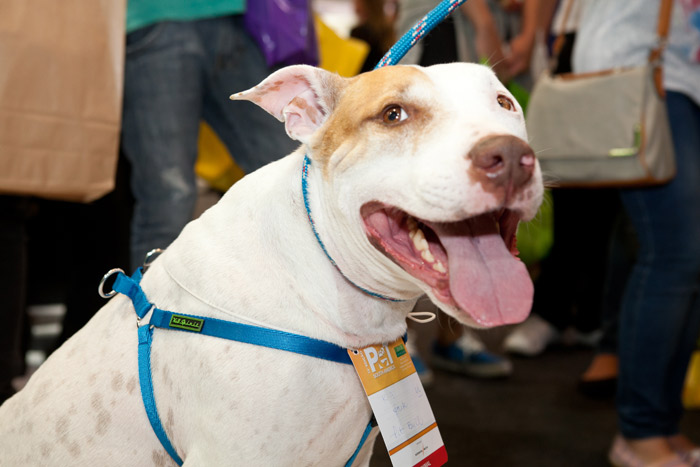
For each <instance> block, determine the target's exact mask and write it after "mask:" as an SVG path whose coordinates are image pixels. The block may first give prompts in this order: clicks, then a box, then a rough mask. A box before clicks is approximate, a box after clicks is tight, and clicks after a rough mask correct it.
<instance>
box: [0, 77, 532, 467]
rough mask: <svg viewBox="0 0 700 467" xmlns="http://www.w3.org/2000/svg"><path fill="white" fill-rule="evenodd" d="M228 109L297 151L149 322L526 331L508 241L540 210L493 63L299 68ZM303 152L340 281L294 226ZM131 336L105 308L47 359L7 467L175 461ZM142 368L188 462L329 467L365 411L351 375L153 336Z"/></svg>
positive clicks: (517, 112)
mask: <svg viewBox="0 0 700 467" xmlns="http://www.w3.org/2000/svg"><path fill="white" fill-rule="evenodd" d="M233 98H234V99H245V100H250V101H252V102H255V103H256V104H258V105H260V106H261V107H263V108H264V109H266V110H267V111H268V112H270V113H271V114H272V115H274V116H275V117H277V118H278V119H280V120H282V121H284V123H285V126H286V130H287V133H288V134H289V135H290V136H291V137H292V138H294V139H296V140H298V141H300V142H301V143H303V144H302V146H301V148H300V149H299V150H297V151H296V152H294V153H292V154H290V155H289V156H287V157H285V158H283V159H281V160H279V161H277V162H275V163H273V164H270V165H268V166H266V167H264V168H262V169H260V170H258V171H257V172H255V173H252V174H250V175H248V176H247V177H245V178H244V179H243V180H241V181H240V182H239V183H237V184H236V185H235V186H234V187H233V188H232V189H231V190H229V192H228V193H226V195H225V196H224V197H223V198H222V200H221V201H220V202H219V203H218V204H217V205H215V206H214V207H212V208H211V209H209V210H208V211H207V212H206V213H205V214H204V215H202V217H201V218H200V219H198V220H196V221H194V222H192V223H190V224H189V225H188V226H187V227H186V228H185V229H184V230H183V232H182V234H181V235H180V237H179V238H178V239H177V240H176V241H175V242H174V243H173V244H172V245H170V246H169V247H168V249H167V251H166V252H165V253H163V254H162V255H161V256H160V257H159V258H158V259H157V260H156V261H155V262H154V263H153V265H152V266H151V267H150V269H149V270H148V271H147V273H146V274H145V276H144V278H143V281H142V286H143V289H144V291H145V292H146V294H147V296H148V298H149V300H150V301H151V302H152V303H154V304H155V305H156V306H157V307H159V308H161V309H165V310H170V311H173V312H179V313H187V314H193V315H201V316H207V317H215V318H220V319H223V320H229V321H239V322H246V323H252V324H256V325H262V326H265V327H271V328H275V329H283V330H287V331H291V332H294V333H297V334H303V335H306V336H309V337H313V338H317V339H322V340H325V341H330V342H333V343H335V344H338V345H340V346H343V347H345V348H360V347H364V346H367V345H370V344H376V343H382V342H389V341H392V340H394V339H396V338H397V337H399V336H401V335H403V334H404V332H405V330H406V316H407V314H408V313H409V312H410V311H411V309H412V307H413V305H414V303H415V301H416V299H417V298H418V297H419V296H421V295H423V294H427V295H428V296H429V297H430V299H431V300H432V301H433V302H434V303H435V304H437V305H438V306H439V307H440V308H441V309H443V310H444V311H446V312H447V313H448V314H450V315H452V316H454V317H455V318H457V319H458V320H459V321H461V322H463V323H466V324H469V325H474V326H482V327H484V326H495V325H501V324H508V323H515V322H519V321H522V320H523V319H524V318H525V317H526V316H527V314H528V313H529V310H530V306H531V301H532V293H533V290H532V283H531V281H530V278H529V276H528V273H527V271H526V269H525V266H524V265H523V264H522V263H521V262H520V261H519V260H518V259H517V258H515V257H514V255H513V253H514V252H515V231H516V227H517V224H518V221H519V220H521V219H529V218H531V217H533V216H534V214H535V212H536V210H537V208H538V206H539V204H540V201H541V198H542V181H541V174H540V170H539V166H538V164H537V162H536V160H535V157H534V155H533V153H532V150H531V149H530V147H529V146H528V145H527V144H526V142H525V141H526V139H527V135H526V132H525V123H524V119H523V114H522V111H521V109H520V107H519V106H518V104H517V103H516V102H515V100H514V99H513V98H512V96H511V95H510V94H509V93H508V91H507V90H506V89H505V88H504V87H503V86H502V85H501V84H500V83H499V81H498V80H497V79H496V77H495V76H494V74H493V73H492V72H491V71H490V70H489V69H488V68H486V67H482V66H479V65H470V64H450V65H438V66H433V67H430V68H420V67H408V66H393V67H387V68H382V69H379V70H376V71H372V72H370V73H366V74H363V75H361V76H359V77H356V78H351V79H345V78H341V77H339V76H337V75H334V74H331V73H328V72H325V71H322V70H320V69H316V68H313V67H308V66H293V67H288V68H284V69H282V70H280V71H278V72H276V73H274V74H273V75H271V76H270V77H269V78H268V79H267V80H265V81H264V82H262V83H261V84H260V85H258V86H256V87H255V88H253V89H251V90H249V91H246V92H244V93H241V94H237V95H235V96H233ZM242 111H243V109H242ZM304 155H308V157H309V158H310V159H311V165H310V167H309V169H308V178H307V183H308V204H309V207H310V210H311V213H312V217H313V220H314V223H315V227H316V229H317V232H318V235H319V237H320V239H321V240H322V241H323V243H324V244H325V248H326V249H327V251H328V254H329V255H330V257H332V258H333V259H334V260H335V262H336V264H337V268H336V267H335V266H334V265H333V264H332V263H331V262H330V261H329V259H328V258H327V257H326V255H325V254H324V252H323V251H322V249H321V247H320V246H319V243H318V242H317V240H316V238H315V237H314V233H313V232H312V229H311V227H310V222H309V219H308V217H307V211H306V208H305V205H304V200H303V196H302V187H301V185H302V184H301V176H302V165H303V159H304ZM360 288H363V289H365V290H367V291H370V292H372V293H375V294H381V295H384V296H387V297H391V298H394V299H398V300H402V301H388V300H383V299H381V298H376V297H374V296H372V295H369V294H368V293H366V292H364V291H362V290H361V289H360ZM136 334H137V330H136V316H135V313H134V309H133V307H132V304H131V301H130V300H129V299H128V298H126V297H125V296H122V295H118V296H116V297H115V298H113V299H111V300H110V301H109V302H108V303H107V304H106V305H105V306H104V307H103V308H102V309H101V310H100V311H99V312H98V313H97V315H96V316H95V317H94V318H93V319H92V321H90V323H89V324H88V325H87V326H85V328H84V329H82V330H81V331H80V332H79V333H78V334H77V335H75V336H74V337H73V338H72V339H70V340H69V341H68V342H67V343H66V344H65V345H64V346H63V347H61V348H60V349H59V350H58V351H56V352H55V353H54V354H53V355H52V356H51V357H50V358H49V359H48V361H47V362H46V363H45V364H44V365H43V366H42V367H41V368H40V369H39V370H38V371H37V372H36V374H35V375H34V376H33V377H32V378H31V380H30V381H29V383H28V385H27V386H26V387H25V388H24V389H23V390H22V391H21V392H20V393H19V394H17V395H16V396H15V397H13V398H11V399H10V400H9V401H7V402H6V403H5V404H4V405H3V406H2V408H0V465H2V466H3V467H4V466H8V467H9V466H12V467H16V466H38V465H41V466H49V465H52V466H66V465H72V466H83V465H84V466H88V465H89V466H93V465H99V466H144V465H158V466H163V465H174V463H173V461H172V460H171V459H170V457H169V456H168V455H167V454H166V452H165V450H164V449H163V447H162V446H161V444H160V442H159V441H158V439H157V438H156V436H155V435H154V432H153V430H152V429H151V426H150V424H149V421H148V419H147V417H146V413H145V411H144V406H143V402H142V400H141V394H140V390H139V383H138V368H137V336H136ZM151 359H152V374H153V385H154V388H155V399H156V402H157V408H158V412H159V413H160V418H161V420H162V423H163V426H164V428H165V431H166V433H167V435H168V437H169V439H170V440H171V442H172V444H173V446H174V447H175V449H176V451H177V453H178V454H179V456H180V457H181V458H182V459H183V460H184V465H186V466H224V465H246V466H253V465H255V466H283V465H321V466H342V465H344V464H345V462H346V461H347V460H348V459H349V458H350V457H351V455H352V453H353V451H354V450H355V448H356V447H357V445H358V442H359V440H360V437H361V435H362V434H363V431H364V429H365V427H366V424H367V421H368V420H369V418H370V415H371V410H370V406H369V404H368V402H367V399H366V397H365V395H364V392H363V389H362V387H361V385H360V382H359V380H358V377H357V375H356V373H355V370H354V369H353V367H352V366H350V365H343V364H339V363H333V362H329V361H325V360H320V359H317V358H313V357H307V356H302V355H298V354H294V353H290V352H285V351H279V350H273V349H269V348H265V347H260V346H255V345H249V344H242V343H238V342H232V341H228V340H223V339H218V338H214V337H207V336H201V335H196V334H193V333H186V332H175V331H165V330H162V331H158V330H156V331H155V335H154V341H153V350H152V355H151ZM375 431H376V430H375ZM371 450H372V443H371V442H370V443H368V445H367V447H366V448H365V449H363V451H362V452H361V453H360V455H359V456H358V457H357V459H356V462H355V465H364V466H366V465H368V463H369V457H370V454H371Z"/></svg>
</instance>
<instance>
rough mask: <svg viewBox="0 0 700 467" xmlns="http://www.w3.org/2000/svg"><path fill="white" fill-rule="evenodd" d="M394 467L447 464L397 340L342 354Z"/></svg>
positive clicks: (434, 425) (419, 388) (430, 413)
mask: <svg viewBox="0 0 700 467" xmlns="http://www.w3.org/2000/svg"><path fill="white" fill-rule="evenodd" d="M348 353H349V354H350V359H351V360H352V363H353V365H354V366H355V370H356V371H357V374H358V376H359V377H360V381H361V382H362V386H363V387H364V389H365V393H366V394H367V398H368V399H369V403H370V405H371V406H372V411H373V412H374V416H375V418H376V419H377V423H378V424H379V429H380V430H381V432H382V438H383V439H384V444H386V448H387V450H388V451H389V457H390V459H391V464H392V465H393V466H394V467H439V466H441V465H443V464H444V463H445V462H447V451H446V450H445V445H444V443H443V442H442V437H441V436H440V431H439V430H438V428H437V423H436V422H435V416H434V415H433V411H432V409H431V408H430V403H429V402H428V398H427V397H426V395H425V390H424V389H423V385H422V384H421V382H420V379H419V378H418V375H417V374H416V369H415V368H414V366H413V361H412V360H411V357H410V356H409V355H408V352H407V351H406V346H405V344H404V342H403V340H402V339H397V340H396V341H394V342H392V343H391V344H385V345H373V346H370V347H366V348H364V349H361V350H348Z"/></svg>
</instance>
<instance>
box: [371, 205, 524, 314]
mask: <svg viewBox="0 0 700 467" xmlns="http://www.w3.org/2000/svg"><path fill="white" fill-rule="evenodd" d="M361 214H362V217H363V219H364V223H365V229H366V232H367V236H368V238H369V240H370V242H371V243H372V244H373V245H374V246H375V247H376V248H377V249H378V250H380V251H381V252H383V253H384V254H385V255H386V256H388V257H389V258H391V259H392V260H393V261H394V262H395V263H397V264H398V265H399V266H401V267H402V268H403V269H404V270H405V271H407V272H408V273H409V274H411V275H412V276H414V277H416V278H417V279H420V280H421V281H423V282H424V283H425V284H427V285H428V286H429V287H430V289H431V291H432V294H433V295H434V297H435V298H436V299H437V300H439V301H441V302H443V303H445V304H446V305H450V306H454V307H457V308H458V309H459V310H460V311H462V312H464V313H466V314H467V315H468V316H469V317H471V318H472V319H473V320H474V321H476V322H477V323H478V324H480V325H483V326H496V325H502V324H509V323H517V322H520V321H522V320H524V319H525V318H526V317H527V315H528V313H529V312H530V308H531V306H532V297H533V292H534V291H533V285H532V280H531V279H530V275H529V274H528V271H527V268H526V267H525V265H524V264H523V263H522V262H521V261H520V260H519V259H518V258H517V254H518V251H517V249H516V240H515V234H516V230H517V227H518V222H519V220H520V218H519V216H518V215H517V214H516V213H515V212H513V211H510V210H507V209H504V210H501V211H499V212H489V213H485V214H481V215H478V216H475V217H471V218H468V219H465V220H463V221H459V222H450V223H437V222H427V221H423V220H420V219H416V218H415V217H412V216H410V215H409V214H407V213H406V212H404V211H401V210H400V209H397V208H393V207H389V206H386V205H383V204H380V203H369V204H366V205H365V206H363V207H362V212H361Z"/></svg>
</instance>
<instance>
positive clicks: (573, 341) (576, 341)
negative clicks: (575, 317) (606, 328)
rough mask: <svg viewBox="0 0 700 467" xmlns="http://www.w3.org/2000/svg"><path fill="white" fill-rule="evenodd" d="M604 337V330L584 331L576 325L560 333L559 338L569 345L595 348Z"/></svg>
mask: <svg viewBox="0 0 700 467" xmlns="http://www.w3.org/2000/svg"><path fill="white" fill-rule="evenodd" d="M602 338H603V331H602V330H600V329H596V330H594V331H590V332H582V331H579V330H578V329H576V328H574V327H568V328H566V329H564V331H563V332H562V333H561V334H560V336H559V340H560V341H561V343H562V344H564V345H566V346H568V347H576V346H581V347H589V348H591V349H594V348H595V347H596V346H597V345H598V343H599V342H600V340H601V339H602Z"/></svg>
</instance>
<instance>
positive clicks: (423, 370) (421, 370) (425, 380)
mask: <svg viewBox="0 0 700 467" xmlns="http://www.w3.org/2000/svg"><path fill="white" fill-rule="evenodd" d="M407 334H408V336H407V338H406V351H407V352H408V354H409V355H410V356H411V360H413V366H414V368H415V369H416V373H417V374H418V378H419V379H420V382H421V384H423V387H424V388H427V387H430V386H431V385H432V384H433V378H434V375H433V371H432V370H431V369H430V368H429V367H428V366H427V365H426V364H425V362H424V361H423V358H421V356H420V352H418V347H416V335H415V332H414V331H413V330H411V329H409V330H408V332H407Z"/></svg>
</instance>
